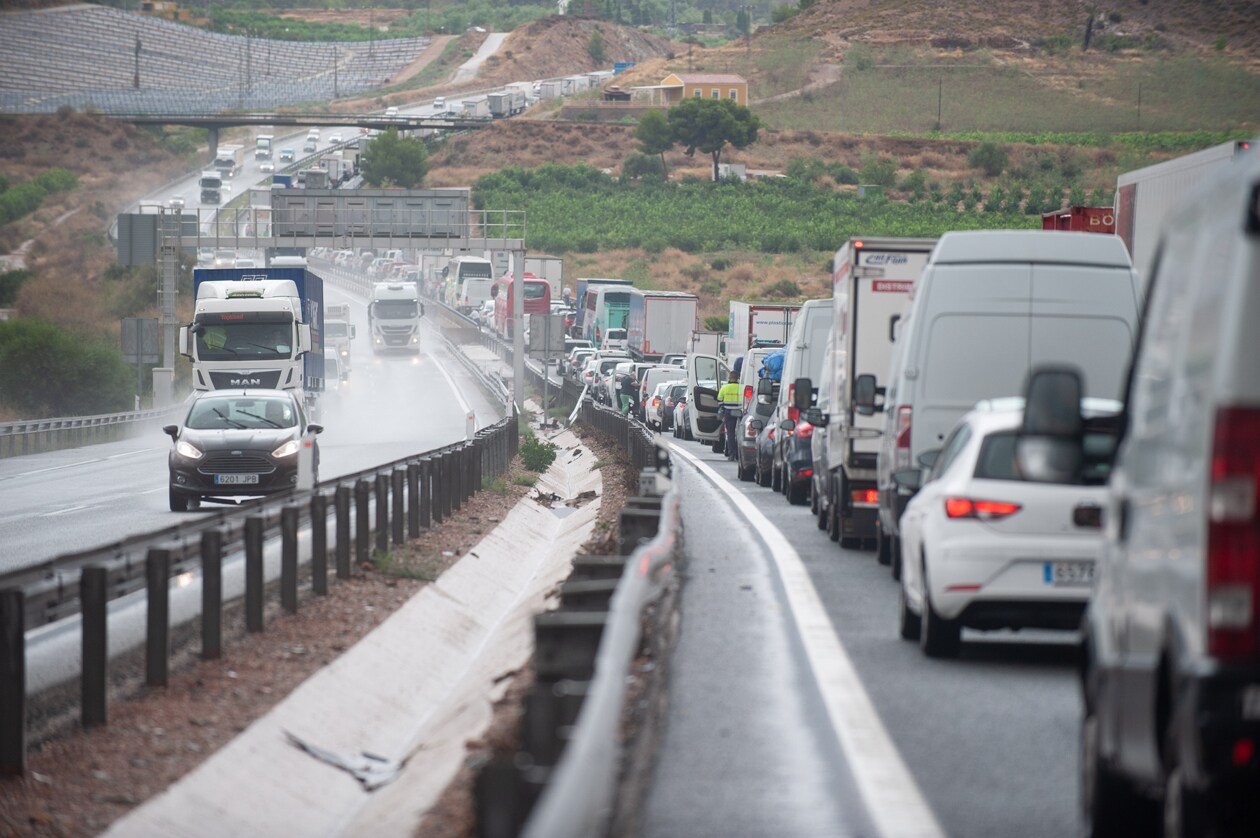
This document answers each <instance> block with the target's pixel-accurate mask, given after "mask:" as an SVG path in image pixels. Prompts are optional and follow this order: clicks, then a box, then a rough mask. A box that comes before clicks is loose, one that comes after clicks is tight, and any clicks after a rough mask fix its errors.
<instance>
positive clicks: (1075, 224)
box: [1041, 207, 1116, 233]
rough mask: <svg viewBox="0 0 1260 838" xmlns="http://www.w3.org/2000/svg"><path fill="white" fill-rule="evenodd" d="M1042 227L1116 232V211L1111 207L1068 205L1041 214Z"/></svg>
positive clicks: (1081, 231)
mask: <svg viewBox="0 0 1260 838" xmlns="http://www.w3.org/2000/svg"><path fill="white" fill-rule="evenodd" d="M1041 229H1043V230H1071V231H1073V232H1078V233H1114V232H1116V213H1115V211H1114V210H1113V209H1112V208H1111V207H1068V208H1067V209H1065V210H1058V211H1056V212H1043V213H1042V214H1041Z"/></svg>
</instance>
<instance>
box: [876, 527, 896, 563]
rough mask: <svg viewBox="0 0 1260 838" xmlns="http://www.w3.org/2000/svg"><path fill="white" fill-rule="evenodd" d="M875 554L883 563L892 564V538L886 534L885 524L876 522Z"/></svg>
mask: <svg viewBox="0 0 1260 838" xmlns="http://www.w3.org/2000/svg"><path fill="white" fill-rule="evenodd" d="M875 555H876V557H877V558H878V559H879V563H880V564H882V565H888V564H892V539H891V538H889V537H888V536H886V535H884V526H883V524H881V523H880V522H879V521H876V522H875Z"/></svg>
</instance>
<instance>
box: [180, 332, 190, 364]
mask: <svg viewBox="0 0 1260 838" xmlns="http://www.w3.org/2000/svg"><path fill="white" fill-rule="evenodd" d="M191 331H192V327H190V326H180V327H179V354H180V355H183V356H185V357H188V358H191V357H192V351H191V350H190V349H189V348H188V343H189V335H190V333H191Z"/></svg>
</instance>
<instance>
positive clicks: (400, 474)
mask: <svg viewBox="0 0 1260 838" xmlns="http://www.w3.org/2000/svg"><path fill="white" fill-rule="evenodd" d="M405 476H406V472H404V471H403V470H402V469H400V468H396V469H394V471H393V473H392V474H391V475H390V478H391V479H392V481H393V482H392V484H391V486H390V491H391V495H390V500H391V501H392V502H393V505H394V511H393V513H392V514H393V517H394V520H393V525H394V543H395V544H402V543H403V525H404V524H405V523H406V521H404V520H403V519H404V513H403V478H404V477H405Z"/></svg>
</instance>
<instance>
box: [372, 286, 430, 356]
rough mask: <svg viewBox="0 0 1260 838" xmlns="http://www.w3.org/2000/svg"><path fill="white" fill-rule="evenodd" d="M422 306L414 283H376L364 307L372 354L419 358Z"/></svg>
mask: <svg viewBox="0 0 1260 838" xmlns="http://www.w3.org/2000/svg"><path fill="white" fill-rule="evenodd" d="M423 316H424V306H422V305H420V297H419V293H418V292H417V291H416V284H415V283H414V282H378V283H376V284H374V285H373V286H372V300H371V302H370V303H368V324H369V325H370V326H371V330H372V351H373V352H374V353H376V354H380V353H381V352H385V351H388V350H391V349H397V350H403V351H406V352H415V353H416V354H417V355H418V354H420V318H421V317H423Z"/></svg>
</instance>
